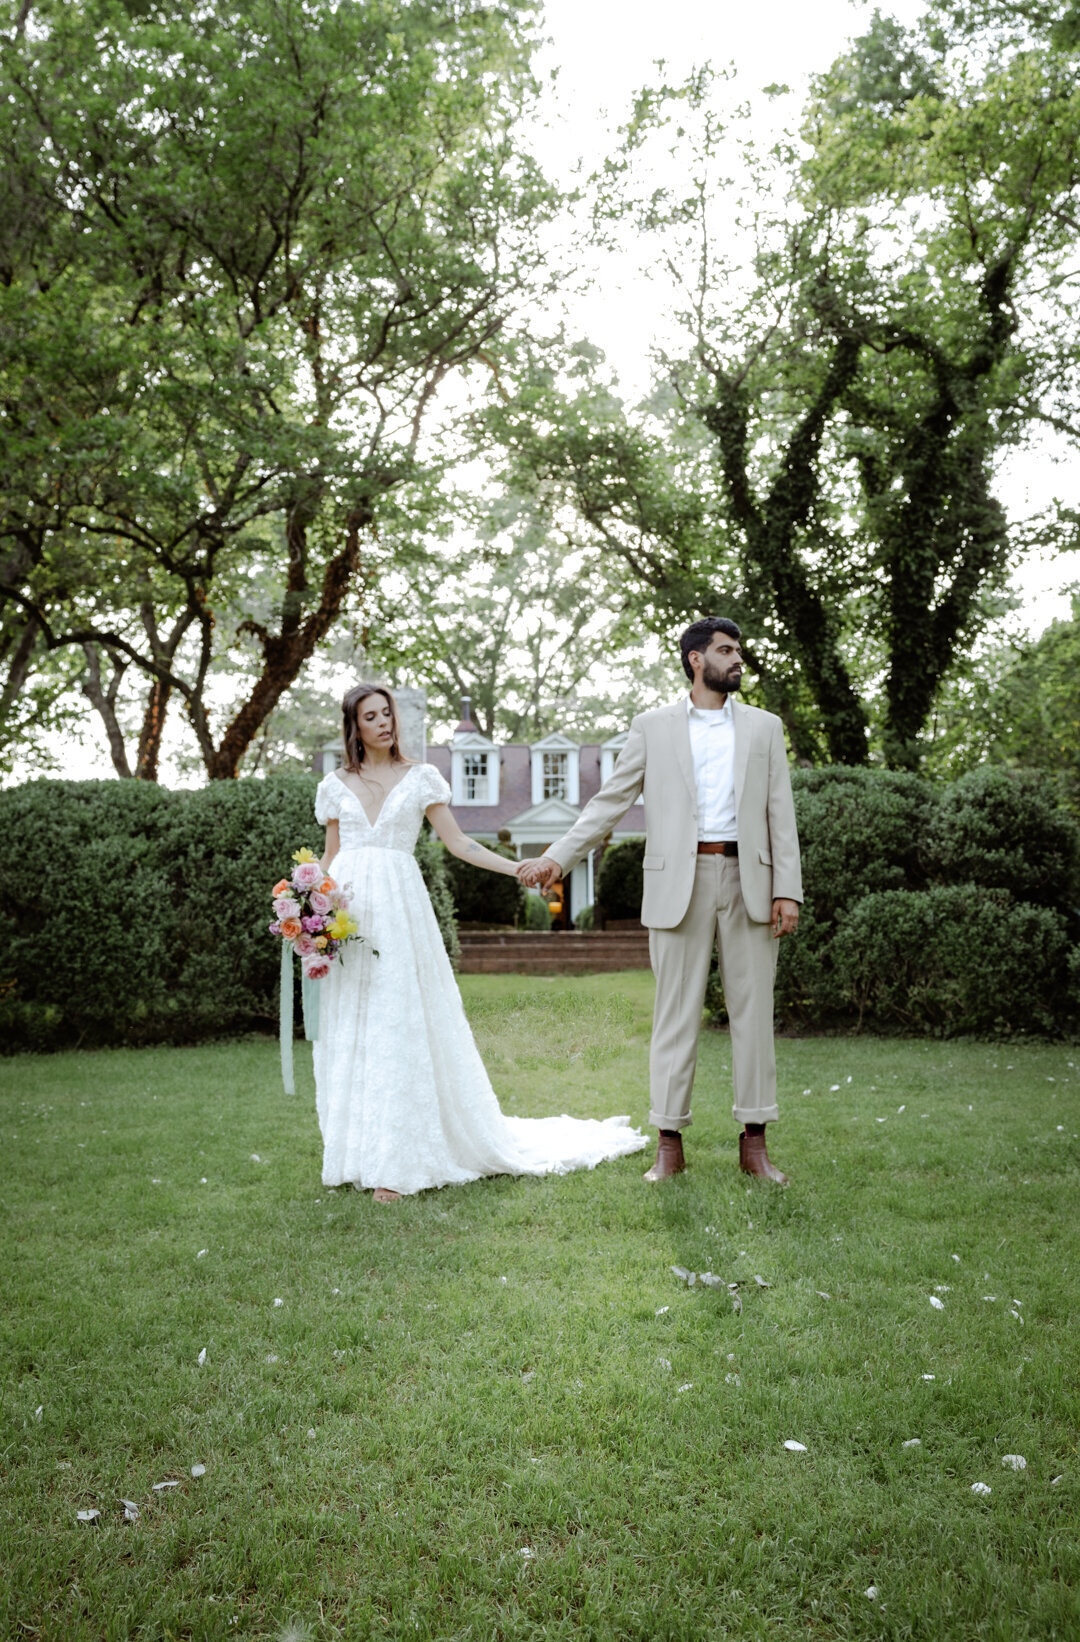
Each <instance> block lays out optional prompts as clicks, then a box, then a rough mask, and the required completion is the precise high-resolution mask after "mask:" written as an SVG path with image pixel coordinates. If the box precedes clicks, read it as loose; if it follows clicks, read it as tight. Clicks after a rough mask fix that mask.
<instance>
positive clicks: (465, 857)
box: [424, 804, 521, 878]
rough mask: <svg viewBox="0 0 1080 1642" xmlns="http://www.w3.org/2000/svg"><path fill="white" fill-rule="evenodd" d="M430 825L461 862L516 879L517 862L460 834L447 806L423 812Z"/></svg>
mask: <svg viewBox="0 0 1080 1642" xmlns="http://www.w3.org/2000/svg"><path fill="white" fill-rule="evenodd" d="M424 814H425V815H426V816H427V818H428V820H429V821H430V822H431V825H432V826H433V827H434V829H435V831H436V832H437V833H438V835H439V837H440V838H441V839H442V841H443V843H444V844H445V845H446V847H447V849H448V850H449V851H450V854H451V855H456V856H457V857H458V859H459V860H461V861H469V862H471V863H472V865H473V866H474V867H486V868H487V869H488V871H489V872H502V873H505V874H507V875H509V876H510V877H511V878H516V877H517V874H518V867H519V866H520V865H521V863H520V862H519V861H509V860H507V858H506V856H505V855H496V854H495V851H494V850H489V849H485V847H484V845H483V844H478V843H477V842H476V839H475V838H470V837H469V835H468V833H464V832H462V830H461V828H460V827H459V826H458V824H457V822H456V821H455V820H454V817H453V815H452V814H451V812H450V806H449V804H432V805H430V806H429V808H428V809H426V810H425V811H424Z"/></svg>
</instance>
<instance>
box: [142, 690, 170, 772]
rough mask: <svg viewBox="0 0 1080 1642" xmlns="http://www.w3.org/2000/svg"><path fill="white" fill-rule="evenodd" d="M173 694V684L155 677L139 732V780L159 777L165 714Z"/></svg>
mask: <svg viewBox="0 0 1080 1642" xmlns="http://www.w3.org/2000/svg"><path fill="white" fill-rule="evenodd" d="M171 695H172V685H171V684H168V683H167V682H166V680H165V679H162V678H156V679H154V681H153V683H152V684H151V686H150V693H149V695H148V697H147V701H146V710H145V712H144V713H143V721H142V729H141V731H140V732H139V751H138V755H137V758H136V761H135V775H136V778H137V779H138V780H139V781H156V780H157V779H158V761H159V758H160V755H161V737H162V735H163V733H164V730H165V714H166V712H167V711H168V706H169V698H170V697H171Z"/></svg>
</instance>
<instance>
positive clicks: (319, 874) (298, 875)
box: [292, 861, 323, 889]
mask: <svg viewBox="0 0 1080 1642" xmlns="http://www.w3.org/2000/svg"><path fill="white" fill-rule="evenodd" d="M292 881H293V885H294V886H295V888H296V889H314V888H315V885H316V884H321V883H322V881H323V869H322V867H320V865H319V863H318V861H301V863H300V865H299V866H298V867H294V868H293V875H292Z"/></svg>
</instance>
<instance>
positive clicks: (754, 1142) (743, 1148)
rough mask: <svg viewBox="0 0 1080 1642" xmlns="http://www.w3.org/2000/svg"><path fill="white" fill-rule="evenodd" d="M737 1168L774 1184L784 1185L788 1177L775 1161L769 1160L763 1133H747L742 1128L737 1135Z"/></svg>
mask: <svg viewBox="0 0 1080 1642" xmlns="http://www.w3.org/2000/svg"><path fill="white" fill-rule="evenodd" d="M739 1168H740V1169H741V1170H742V1171H743V1173H744V1174H756V1175H757V1177H758V1179H759V1180H771V1181H772V1183H773V1185H774V1186H786V1185H787V1183H788V1178H787V1175H786V1174H782V1173H781V1172H780V1170H779V1169H778V1168H777V1167H776V1164H775V1163H771V1162H770V1161H769V1154H768V1152H767V1151H766V1150H765V1136H764V1135H748V1134H747V1133H746V1130H745V1129H744V1130H743V1132H742V1134H741V1135H740V1136H739Z"/></svg>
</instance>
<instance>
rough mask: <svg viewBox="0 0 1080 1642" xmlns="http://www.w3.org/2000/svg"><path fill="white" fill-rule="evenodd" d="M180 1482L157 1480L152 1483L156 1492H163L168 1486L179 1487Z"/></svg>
mask: <svg viewBox="0 0 1080 1642" xmlns="http://www.w3.org/2000/svg"><path fill="white" fill-rule="evenodd" d="M179 1486H180V1484H179V1483H178V1482H155V1483H152V1484H151V1487H152V1488H153V1490H154V1493H155V1494H162V1493H164V1492H165V1489H166V1488H179Z"/></svg>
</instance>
